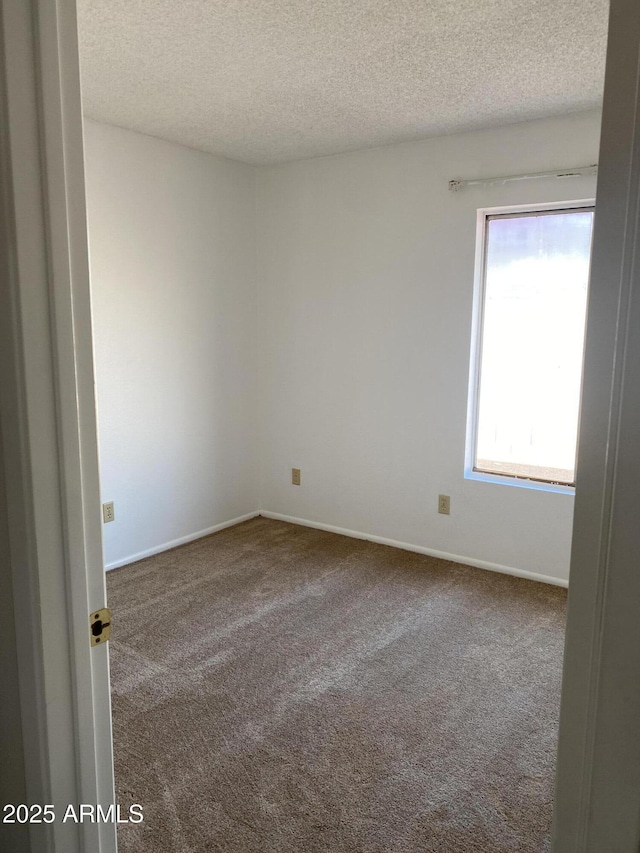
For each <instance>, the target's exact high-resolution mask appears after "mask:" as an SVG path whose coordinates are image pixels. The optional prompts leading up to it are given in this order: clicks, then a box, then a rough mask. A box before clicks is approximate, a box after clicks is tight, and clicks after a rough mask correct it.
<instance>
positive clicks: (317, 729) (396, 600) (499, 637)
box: [108, 518, 566, 853]
mask: <svg viewBox="0 0 640 853" xmlns="http://www.w3.org/2000/svg"><path fill="white" fill-rule="evenodd" d="M541 569H544V567H541ZM108 590H109V605H110V606H111V607H112V608H113V611H114V618H113V621H114V636H113V639H112V641H111V667H112V689H113V718H114V740H115V755H116V782H117V795H118V797H117V798H118V802H119V803H121V804H122V805H123V806H124V807H126V806H128V805H129V804H130V803H132V802H135V803H141V804H142V806H143V808H144V823H143V824H140V825H137V826H134V825H122V826H121V827H120V828H119V842H120V851H121V853H151V851H154V853H157V851H162V853H186V851H189V853H204V851H207V853H209V851H231V852H232V853H271V851H274V853H293V852H294V851H296V853H316V851H330V853H347V851H348V853H383V851H384V853H405V851H439V852H440V853H472V852H473V853H476V851H477V853H498V851H518V853H534V851H535V853H539V851H545V850H548V849H549V831H550V824H551V800H552V789H553V777H554V763H555V748H556V728H557V722H558V703H559V694H560V672H561V662H562V647H563V632H564V614H565V601H566V592H565V591H564V590H561V589H558V588H556V587H551V586H545V585H544V584H538V583H532V582H530V581H525V580H519V579H516V578H512V577H508V576H505V575H499V574H493V573H491V572H486V571H482V570H480V569H472V568H468V567H466V566H460V565H457V564H455V563H448V562H443V561H441V560H436V559H432V558H430V557H425V556H421V555H418V554H412V553H409V552H406V551H399V550H396V549H393V548H388V547H385V546H382V545H374V544H372V543H367V542H362V541H358V540H355V539H348V538H345V537H342V536H336V535H334V534H331V533H324V532H321V531H317V530H311V529H308V528H303V527H297V526H294V525H290V524H285V523H282V522H278V521H272V520H268V519H264V518H257V519H253V520H251V521H248V522H245V523H244V524H241V525H238V526H237V527H233V528H230V529H228V530H225V531H222V532H221V533H217V534H215V535H213V536H209V537H207V538H206V539H200V540H198V541H196V542H193V543H191V544H189V545H184V546H183V547H181V548H178V549H175V550H173V551H168V552H165V553H164V554H161V555H159V556H156V557H151V558H149V559H147V560H143V561H141V562H139V563H136V564H134V565H131V566H126V567H124V568H121V569H117V570H115V571H112V572H110V573H109V575H108Z"/></svg>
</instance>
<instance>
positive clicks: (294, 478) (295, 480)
mask: <svg viewBox="0 0 640 853" xmlns="http://www.w3.org/2000/svg"><path fill="white" fill-rule="evenodd" d="M291 482H292V484H293V485H294V486H299V485H300V469H299V468H292V469H291Z"/></svg>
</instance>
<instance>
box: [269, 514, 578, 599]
mask: <svg viewBox="0 0 640 853" xmlns="http://www.w3.org/2000/svg"><path fill="white" fill-rule="evenodd" d="M259 514H260V515H262V516H263V517H264V518H273V519H275V520H276V521H287V522H289V524H299V525H300V526H301V527H313V528H314V529H315V530H326V531H327V532H328V533H338V534H339V535H340V536H350V537H351V538H352V539H365V540H366V541H367V542H375V543H376V544H377V545H388V546H389V547H391V548H400V549H401V550H403V551H413V552H414V553H416V554H426V556H428V557H437V558H438V559H440V560H449V561H450V562H452V563H462V564H463V565H465V566H473V567H474V568H476V569H484V570H486V571H489V572H499V573H500V574H502V575H513V576H514V577H516V578H526V579H527V580H531V581H538V582H539V583H548V584H551V585H552V586H562V587H568V586H569V582H568V581H567V580H565V579H564V578H556V577H553V576H552V575H541V574H538V573H537V572H528V571H526V570H525V569H516V568H514V567H513V566H501V565H500V564H499V563H490V562H489V561H488V560H476V559H475V558H474V557H463V556H461V555H460V554H449V553H448V552H447V551H436V549H435V548H426V547H425V546H424V545H412V544H411V543H409V542H401V541H400V540H398V539H387V538H386V537H385V536H374V535H373V534H372V533H362V532H361V531H359V530H349V529H347V528H346V527H336V526H335V525H333V524H323V523H322V522H321V521H309V519H307V518H295V517H294V516H292V515H283V514H282V513H279V512H268V511H267V510H264V509H263V510H260V513H259Z"/></svg>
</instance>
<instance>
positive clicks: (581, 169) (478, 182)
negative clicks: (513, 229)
mask: <svg viewBox="0 0 640 853" xmlns="http://www.w3.org/2000/svg"><path fill="white" fill-rule="evenodd" d="M597 174H598V164H597V163H592V164H591V165H590V166H577V167H576V168H575V169H557V170H555V171H551V172H529V173H528V174H526V175H502V176H501V177H498V178H474V179H473V180H453V181H449V189H450V190H451V192H458V190H461V189H462V188H463V187H473V186H486V185H488V184H506V183H508V182H509V181H530V180H533V179H534V178H578V177H582V176H583V175H597Z"/></svg>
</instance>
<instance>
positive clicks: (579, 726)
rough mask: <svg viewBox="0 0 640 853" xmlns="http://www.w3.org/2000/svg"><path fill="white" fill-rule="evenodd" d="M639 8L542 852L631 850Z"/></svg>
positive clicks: (611, 62)
mask: <svg viewBox="0 0 640 853" xmlns="http://www.w3.org/2000/svg"><path fill="white" fill-rule="evenodd" d="M639 564H640V3H638V0H612V2H611V3H610V20H609V41H608V49H607V67H606V75H605V90H604V110H603V119H602V132H601V141H600V161H599V169H598V185H597V206H596V215H595V220H594V232H593V254H592V262H591V279H590V286H589V310H588V320H587V336H586V348H585V365H584V385H583V393H582V413H581V421H580V438H579V446H578V466H577V480H576V502H575V514H574V525H573V540H572V551H571V582H570V588H569V607H568V614H567V634H566V643H565V658H564V672H563V685H562V699H561V710H560V737H559V746H558V765H557V776H556V799H555V809H554V829H553V842H554V846H553V850H554V853H587V852H588V853H602V851H605V850H606V851H607V853H632V851H633V853H637V851H638V850H639V849H640V737H639V736H638V734H639V728H640V723H639V721H640V618H639V617H638V610H639V608H640V571H639V568H640V565H639Z"/></svg>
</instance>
